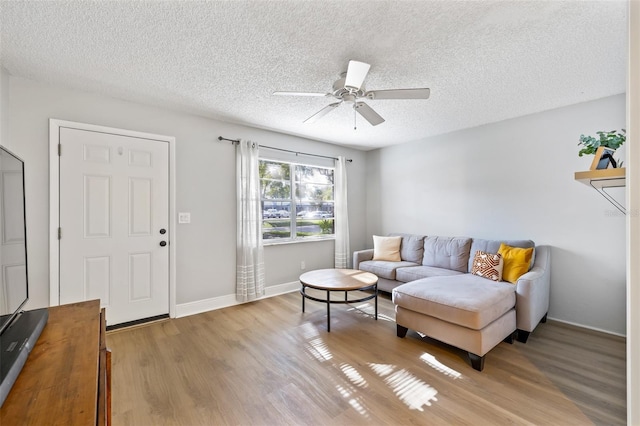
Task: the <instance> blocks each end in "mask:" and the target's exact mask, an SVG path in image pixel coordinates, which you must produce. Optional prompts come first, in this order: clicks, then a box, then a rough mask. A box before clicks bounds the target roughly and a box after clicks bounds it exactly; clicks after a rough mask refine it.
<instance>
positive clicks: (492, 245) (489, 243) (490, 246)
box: [467, 238, 536, 272]
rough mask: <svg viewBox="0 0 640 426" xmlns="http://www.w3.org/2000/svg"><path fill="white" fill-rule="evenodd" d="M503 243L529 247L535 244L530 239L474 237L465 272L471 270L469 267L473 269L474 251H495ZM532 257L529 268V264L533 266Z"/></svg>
mask: <svg viewBox="0 0 640 426" xmlns="http://www.w3.org/2000/svg"><path fill="white" fill-rule="evenodd" d="M502 243H505V244H507V245H509V246H511V247H520V248H530V247H535V246H536V244H535V243H534V242H533V241H531V240H483V239H479V238H474V239H473V241H471V250H470V254H471V255H470V256H469V267H468V269H467V272H471V269H473V256H475V254H476V251H478V250H480V251H485V252H487V253H497V252H498V250H499V249H500V244H502ZM534 256H535V252H534ZM533 260H534V259H533V257H532V259H531V265H529V268H531V266H533Z"/></svg>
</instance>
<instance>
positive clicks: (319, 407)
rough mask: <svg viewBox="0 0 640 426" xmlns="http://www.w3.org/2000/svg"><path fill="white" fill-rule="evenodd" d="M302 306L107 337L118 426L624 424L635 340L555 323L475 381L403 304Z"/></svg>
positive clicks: (285, 298) (507, 350)
mask: <svg viewBox="0 0 640 426" xmlns="http://www.w3.org/2000/svg"><path fill="white" fill-rule="evenodd" d="M300 297H301V296H300V295H299V294H298V293H290V294H285V295H281V296H277V297H272V298H269V299H264V300H260V301H256V302H252V303H247V304H243V305H238V306H234V307H230V308H226V309H220V310H217V311H211V312H207V313H203V314H199V315H193V316H190V317H185V318H179V319H170V320H166V321H160V322H157V323H152V324H149V325H147V326H138V327H136V328H132V329H120V330H115V331H113V332H109V333H107V343H108V345H109V347H110V349H111V350H112V354H113V355H112V357H113V367H112V374H113V385H112V386H113V388H112V392H113V398H112V404H113V406H112V415H113V423H114V425H146V424H166V425H174V424H175V425H211V424H216V425H218V424H220V425H248V424H251V425H318V424H322V425H346V424H348V425H359V424H430V425H431V424H433V425H440V424H442V425H447V424H474V425H477V424H494V425H501V424H505V425H506V424H518V425H520V424H521V425H530V424H536V425H537V424H563V425H584V424H602V425H605V424H606V425H615V424H624V423H625V415H626V405H625V404H626V378H625V377H626V376H625V374H626V373H625V350H626V349H625V341H624V339H623V338H618V337H616V336H610V335H606V334H603V333H597V332H593V331H590V330H584V329H580V328H577V327H572V326H567V325H565V324H560V323H555V322H553V321H548V322H547V323H546V324H541V325H540V326H539V327H538V328H537V329H536V331H535V332H534V333H532V334H531V336H530V338H529V341H528V342H527V344H522V343H520V342H515V343H514V344H507V343H501V344H500V345H498V346H497V347H496V348H494V349H493V350H492V351H491V352H489V353H488V354H487V357H486V360H485V369H484V371H482V372H478V371H476V370H474V369H473V368H472V367H471V365H470V363H469V361H468V358H467V356H466V353H465V352H464V351H461V350H459V349H457V348H453V347H451V346H449V345H446V344H443V343H441V342H438V341H435V340H433V339H430V338H429V337H426V336H420V335H419V334H417V333H415V332H413V331H410V332H409V333H408V334H407V337H406V338H402V339H401V338H398V337H397V336H396V326H395V321H394V318H395V314H394V308H393V304H392V303H391V301H390V299H389V297H388V296H386V295H383V296H381V297H380V298H379V318H378V320H377V321H376V320H374V319H373V312H374V310H373V301H368V302H364V303H358V304H355V305H332V306H331V332H330V333H328V332H327V317H326V306H325V305H323V304H321V303H317V302H313V301H307V303H306V312H305V313H302V311H301V299H300Z"/></svg>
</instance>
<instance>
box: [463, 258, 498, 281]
mask: <svg viewBox="0 0 640 426" xmlns="http://www.w3.org/2000/svg"><path fill="white" fill-rule="evenodd" d="M503 268H504V259H503V258H502V256H501V255H499V254H494V253H487V252H485V251H481V250H478V251H476V254H475V256H474V257H473V267H472V268H471V273H472V274H474V275H477V276H479V277H482V278H487V279H489V280H492V281H501V280H502V269H503Z"/></svg>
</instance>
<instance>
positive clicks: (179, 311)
mask: <svg viewBox="0 0 640 426" xmlns="http://www.w3.org/2000/svg"><path fill="white" fill-rule="evenodd" d="M298 290H300V282H299V281H294V282H290V283H284V284H278V285H272V286H270V287H266V288H265V295H264V296H262V297H261V298H259V299H254V300H260V299H266V298H268V297H273V296H279V295H281V294H285V293H291V292H293V291H298ZM242 303H243V302H238V301H237V300H236V295H235V294H227V295H224V296H219V297H212V298H211V299H204V300H198V301H195V302H188V303H181V304H178V305H176V318H181V317H186V316H189V315H195V314H201V313H203V312H208V311H214V310H216V309H222V308H228V307H230V306H235V305H240V304H242Z"/></svg>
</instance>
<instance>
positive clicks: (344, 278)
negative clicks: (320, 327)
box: [300, 269, 378, 332]
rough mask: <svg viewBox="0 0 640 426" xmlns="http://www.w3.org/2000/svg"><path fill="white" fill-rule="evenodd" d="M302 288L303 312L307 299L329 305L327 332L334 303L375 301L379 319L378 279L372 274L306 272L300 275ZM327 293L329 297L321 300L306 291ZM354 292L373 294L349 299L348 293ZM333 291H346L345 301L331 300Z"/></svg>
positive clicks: (324, 271)
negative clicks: (361, 291)
mask: <svg viewBox="0 0 640 426" xmlns="http://www.w3.org/2000/svg"><path fill="white" fill-rule="evenodd" d="M300 283H301V284H302V288H301V289H300V294H301V295H302V312H304V301H305V299H310V300H315V301H316V302H323V303H326V304H327V331H328V332H330V331H331V311H330V306H331V304H332V303H357V302H364V301H366V300H371V299H375V319H376V320H377V319H378V277H377V276H375V275H374V274H372V273H370V272H364V271H359V270H357V269H318V270H315V271H309V272H305V273H304V274H302V275H300ZM307 288H313V289H316V290H323V291H326V292H327V293H326V294H327V297H326V298H325V299H320V298H318V297H314V296H311V295H309V294H307V292H306V289H307ZM354 290H373V294H372V295H369V296H366V297H363V298H360V299H349V298H348V292H350V291H354ZM332 291H344V300H331V292H332Z"/></svg>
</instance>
